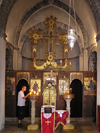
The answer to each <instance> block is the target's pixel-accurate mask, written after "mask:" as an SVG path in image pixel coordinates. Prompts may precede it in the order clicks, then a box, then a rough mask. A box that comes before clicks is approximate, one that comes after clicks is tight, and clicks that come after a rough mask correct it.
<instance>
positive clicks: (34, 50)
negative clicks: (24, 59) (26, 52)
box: [32, 46, 37, 58]
mask: <svg viewBox="0 0 100 133" xmlns="http://www.w3.org/2000/svg"><path fill="white" fill-rule="evenodd" d="M36 51H37V48H36V46H33V53H32V57H33V58H36Z"/></svg>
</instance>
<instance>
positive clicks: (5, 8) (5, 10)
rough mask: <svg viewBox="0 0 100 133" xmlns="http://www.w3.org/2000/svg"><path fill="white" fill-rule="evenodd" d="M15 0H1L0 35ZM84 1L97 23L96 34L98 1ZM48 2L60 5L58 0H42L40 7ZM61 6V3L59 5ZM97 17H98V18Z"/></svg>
mask: <svg viewBox="0 0 100 133" xmlns="http://www.w3.org/2000/svg"><path fill="white" fill-rule="evenodd" d="M16 1H17V0H9V1H6V0H2V3H1V6H0V12H2V14H1V15H0V31H1V32H0V35H2V33H4V31H5V28H6V23H7V18H8V16H9V13H10V11H11V9H12V7H13V5H14V4H15V3H16ZM86 2H87V3H88V4H89V6H90V8H91V10H92V12H93V14H94V17H95V20H96V24H97V29H98V34H99V33H100V22H99V18H100V13H99V7H100V6H99V1H94V0H86ZM48 3H50V4H51V3H54V4H56V5H57V4H59V5H60V1H59V0H52V1H51V2H50V0H43V1H42V3H41V7H42V6H43V5H44V4H45V5H46V4H48ZM60 6H62V4H61V5H60ZM63 8H65V9H66V5H64V6H63ZM33 11H34V10H33ZM98 17H99V18H98Z"/></svg>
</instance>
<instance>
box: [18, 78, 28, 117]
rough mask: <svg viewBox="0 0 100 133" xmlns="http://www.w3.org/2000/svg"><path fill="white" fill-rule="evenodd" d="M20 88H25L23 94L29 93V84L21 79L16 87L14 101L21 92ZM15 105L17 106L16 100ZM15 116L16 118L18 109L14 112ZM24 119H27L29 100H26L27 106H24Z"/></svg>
mask: <svg viewBox="0 0 100 133" xmlns="http://www.w3.org/2000/svg"><path fill="white" fill-rule="evenodd" d="M22 86H26V88H27V89H26V92H24V94H25V95H26V94H28V93H29V84H28V82H27V81H26V80H25V79H21V80H19V82H18V84H17V86H16V92H17V93H16V99H17V97H18V92H19V91H20V90H21V88H22ZM16 105H17V100H16ZM16 112H17V113H16V116H18V108H17V110H16ZM25 117H29V100H27V105H26V113H25Z"/></svg>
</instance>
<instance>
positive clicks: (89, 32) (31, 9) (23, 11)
mask: <svg viewBox="0 0 100 133" xmlns="http://www.w3.org/2000/svg"><path fill="white" fill-rule="evenodd" d="M99 3H100V2H99V0H81V1H79V0H75V10H76V17H77V25H78V27H79V30H80V31H81V34H82V36H83V40H84V46H85V45H90V44H92V43H94V36H95V35H99V34H100V10H99V9H100V4H99ZM50 6H52V7H53V8H56V10H59V11H58V12H62V15H60V16H61V17H59V15H58V16H56V17H57V18H58V21H60V22H63V23H64V24H67V21H66V19H65V18H66V16H68V12H69V8H70V7H69V0H24V1H23V0H2V1H1V7H0V31H1V32H0V34H1V35H2V34H3V33H6V34H7V37H8V38H7V39H8V41H10V42H11V43H12V44H13V45H15V46H17V45H18V42H19V38H21V37H22V36H23V35H24V33H23V32H26V31H27V30H28V28H30V25H28V24H27V23H28V22H30V21H31V17H32V16H33V15H34V14H36V15H38V14H41V15H43V14H42V13H41V12H42V11H43V10H44V8H45V11H46V10H47V9H48V7H50ZM47 11H48V10H47ZM53 11H54V12H52V11H50V13H51V12H52V13H53V14H54V15H57V14H56V13H55V10H53ZM71 12H72V19H73V9H72V11H71ZM44 14H45V15H44V16H45V17H46V16H47V15H48V13H47V12H44ZM63 14H65V15H63ZM40 19H41V20H39V21H38V20H37V18H36V17H35V16H34V21H35V20H36V22H37V23H39V22H42V21H44V17H43V19H42V17H40ZM29 24H31V23H29ZM33 24H35V22H33ZM26 25H27V27H28V28H26V29H25V26H26ZM31 26H32V25H31ZM33 26H34V25H33ZM87 37H88V39H87ZM97 39H99V38H98V36H97ZM87 41H88V43H87Z"/></svg>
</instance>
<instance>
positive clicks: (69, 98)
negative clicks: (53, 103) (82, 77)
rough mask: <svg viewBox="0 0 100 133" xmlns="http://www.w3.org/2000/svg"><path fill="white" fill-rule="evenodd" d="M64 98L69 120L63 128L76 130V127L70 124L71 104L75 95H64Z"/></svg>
mask: <svg viewBox="0 0 100 133" xmlns="http://www.w3.org/2000/svg"><path fill="white" fill-rule="evenodd" d="M63 98H64V99H65V101H66V110H67V111H68V113H69V115H68V119H67V121H66V125H65V126H64V127H63V129H64V130H66V129H74V126H73V125H72V124H70V102H71V100H72V99H73V98H74V94H66V93H64V94H63Z"/></svg>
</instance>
